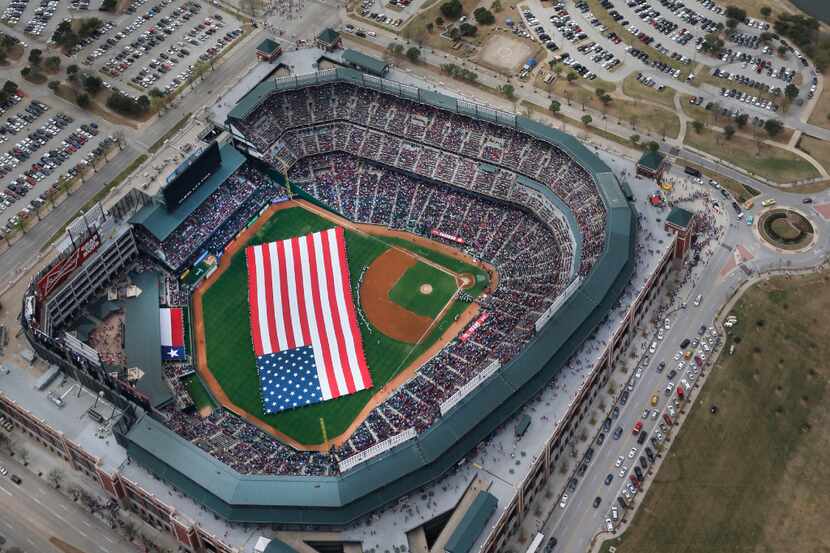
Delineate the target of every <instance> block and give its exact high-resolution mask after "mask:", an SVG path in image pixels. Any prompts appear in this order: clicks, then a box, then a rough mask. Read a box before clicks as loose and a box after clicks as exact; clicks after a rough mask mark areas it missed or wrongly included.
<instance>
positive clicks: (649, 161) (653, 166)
mask: <svg viewBox="0 0 830 553" xmlns="http://www.w3.org/2000/svg"><path fill="white" fill-rule="evenodd" d="M664 159H666V156H664V155H663V154H661V153H660V152H658V151H651V150H646V151H645V152H643V155H641V156H640V161H638V162H637V165H640V166H642V167H645V168H646V169H650V170H651V171H654V172H656V171H657V170H658V169H660V165H662V164H663V160H664Z"/></svg>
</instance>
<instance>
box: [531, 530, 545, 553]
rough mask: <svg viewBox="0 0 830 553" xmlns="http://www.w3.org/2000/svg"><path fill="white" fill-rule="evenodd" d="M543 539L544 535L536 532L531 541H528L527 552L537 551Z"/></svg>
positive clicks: (534, 552) (533, 552)
mask: <svg viewBox="0 0 830 553" xmlns="http://www.w3.org/2000/svg"><path fill="white" fill-rule="evenodd" d="M543 541H545V535H544V534H543V533H541V532H537V533H536V537H534V538H533V541H532V542H530V547H528V548H527V553H537V551H539V548H540V547H542V542H543Z"/></svg>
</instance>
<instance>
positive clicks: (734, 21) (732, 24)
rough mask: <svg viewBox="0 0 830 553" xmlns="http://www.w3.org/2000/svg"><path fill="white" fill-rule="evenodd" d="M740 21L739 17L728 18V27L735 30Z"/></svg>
mask: <svg viewBox="0 0 830 553" xmlns="http://www.w3.org/2000/svg"><path fill="white" fill-rule="evenodd" d="M738 23H739V21H738V20H737V19H727V20H726V28H727V29H732V30H734V29H735V27H737V26H738Z"/></svg>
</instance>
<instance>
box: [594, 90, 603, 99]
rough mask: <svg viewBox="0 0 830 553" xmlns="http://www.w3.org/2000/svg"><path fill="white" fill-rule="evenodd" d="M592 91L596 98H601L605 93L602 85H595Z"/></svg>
mask: <svg viewBox="0 0 830 553" xmlns="http://www.w3.org/2000/svg"><path fill="white" fill-rule="evenodd" d="M594 92H595V93H596V95H597V98H602V97H603V96H604V95H605V89H604V88H602V87H597V89H596V90H595V91H594Z"/></svg>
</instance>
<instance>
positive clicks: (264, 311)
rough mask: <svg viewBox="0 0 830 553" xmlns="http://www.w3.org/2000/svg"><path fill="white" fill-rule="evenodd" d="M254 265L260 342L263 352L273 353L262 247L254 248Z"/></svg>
mask: <svg viewBox="0 0 830 553" xmlns="http://www.w3.org/2000/svg"><path fill="white" fill-rule="evenodd" d="M254 265H255V266H256V289H257V298H256V299H257V313H258V314H259V317H258V318H257V322H258V323H259V340H260V342H261V343H262V352H263V353H271V352H272V351H274V350H273V349H272V348H271V333H270V332H269V331H268V311H270V309H269V306H268V301H267V300H266V299H265V271H264V269H263V267H262V247H260V246H257V247H256V248H254Z"/></svg>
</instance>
